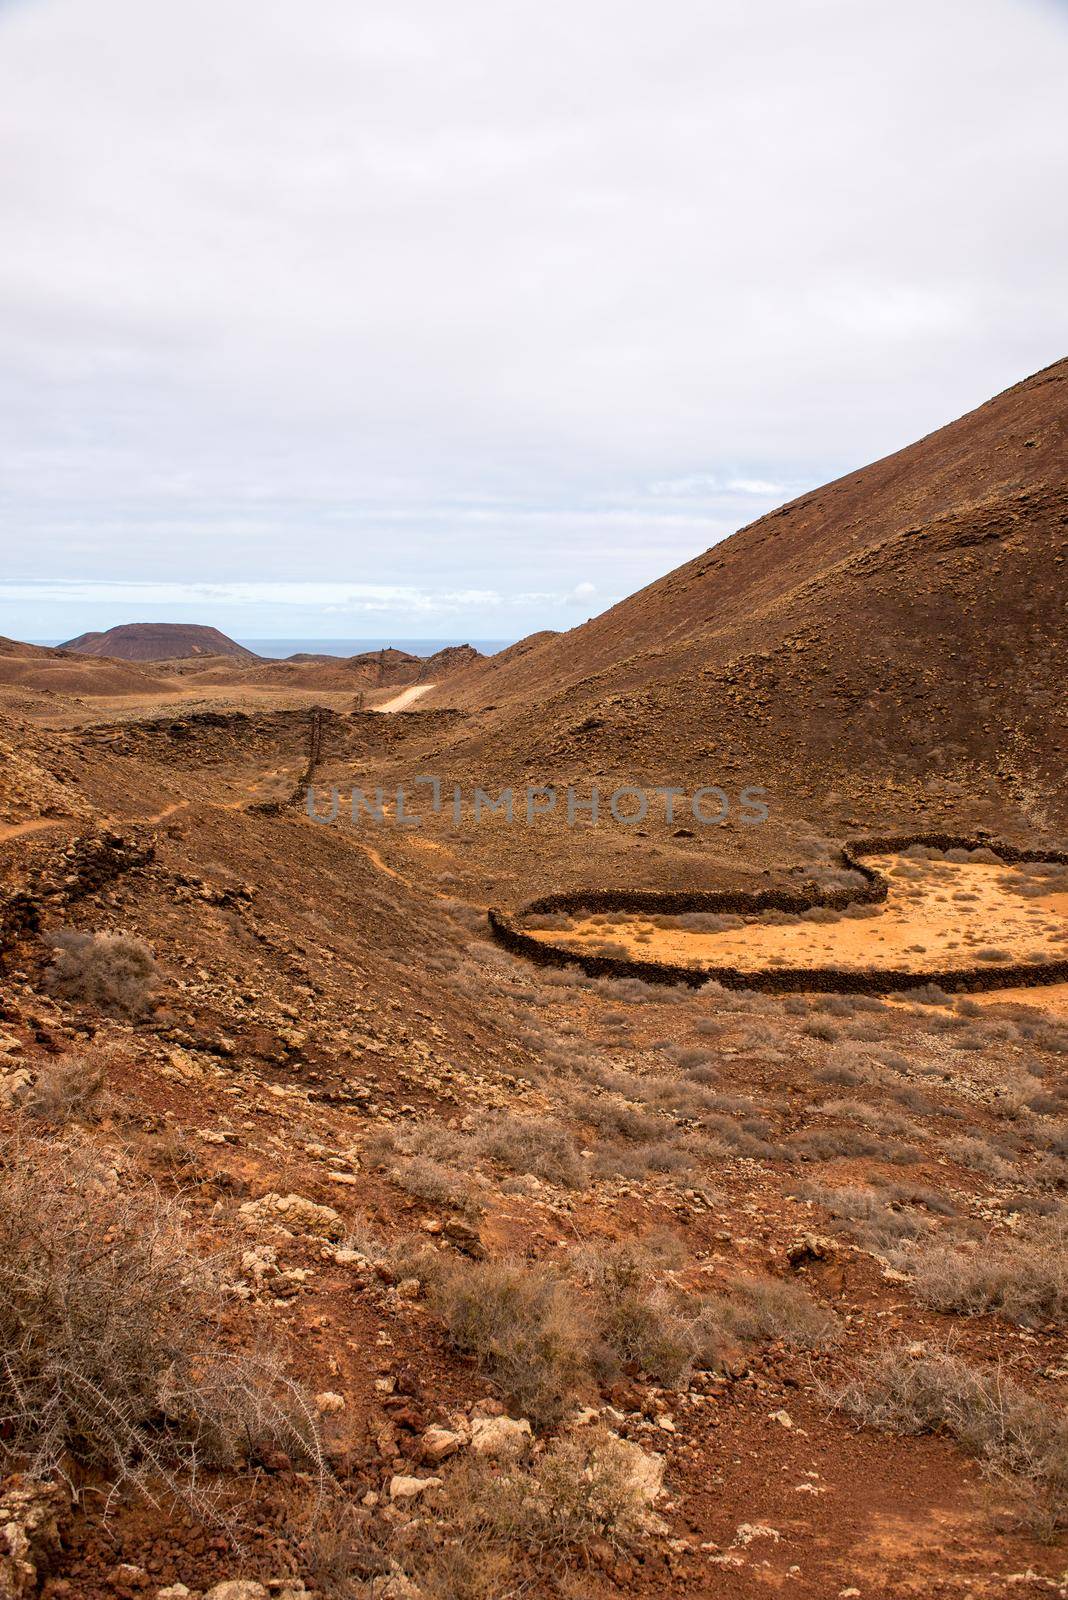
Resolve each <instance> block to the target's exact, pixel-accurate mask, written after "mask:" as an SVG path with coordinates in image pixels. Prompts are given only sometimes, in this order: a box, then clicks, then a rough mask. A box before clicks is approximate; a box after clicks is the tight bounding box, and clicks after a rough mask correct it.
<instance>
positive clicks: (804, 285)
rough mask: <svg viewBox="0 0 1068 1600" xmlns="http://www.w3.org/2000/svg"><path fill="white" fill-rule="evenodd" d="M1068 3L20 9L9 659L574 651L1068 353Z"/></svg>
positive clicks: (11, 247)
mask: <svg viewBox="0 0 1068 1600" xmlns="http://www.w3.org/2000/svg"><path fill="white" fill-rule="evenodd" d="M1066 82H1068V7H1066V6H1065V4H1064V3H1063V0H895V4H893V5H873V4H871V3H870V0H666V4H658V5H654V4H653V3H652V0H640V3H639V0H569V3H566V4H565V3H563V0H449V4H447V5H446V4H443V3H442V0H183V3H182V4H181V5H171V6H162V5H152V4H146V3H145V0H0V238H2V244H0V551H2V557H3V560H2V565H0V633H6V634H9V635H14V636H16V637H22V638H61V637H64V636H67V635H69V634H71V633H73V632H77V631H80V630H81V629H83V628H90V627H95V628H102V627H106V626H109V625H110V624H112V623H115V622H122V621H134V620H147V619H155V618H166V619H170V620H181V621H189V620H200V621H205V622H211V623H214V624H216V625H217V626H220V627H223V628H225V629H226V630H227V631H228V632H231V633H235V634H237V635H238V636H239V637H243V638H250V637H251V638H255V637H279V636H283V637H310V636H312V635H319V636H328V637H359V638H365V637H399V638H411V637H419V638H433V637H441V638H462V637H468V636H470V637H474V638H494V639H499V638H514V637H518V636H519V635H521V634H523V633H525V632H528V631H530V630H531V629H533V628H537V627H556V628H560V627H570V626H572V625H574V624H575V623H576V622H579V621H582V620H584V619H585V618H586V617H587V616H588V615H590V614H591V613H593V612H595V611H599V610H601V609H603V608H604V607H605V606H606V605H608V604H610V603H611V602H612V601H613V600H615V599H617V598H619V597H620V596H622V595H624V594H626V593H629V592H630V591H632V590H633V589H635V588H637V587H639V586H640V585H641V584H643V583H645V582H648V581H649V580H651V579H652V578H654V577H656V576H658V575H659V574H660V573H662V572H664V571H666V570H667V569H668V568H670V567H672V566H674V565H676V564H677V563H678V562H680V561H682V560H685V559H687V558H688V557H689V556H691V555H693V554H695V553H696V552H697V551H699V550H701V549H704V548H705V547H706V546H707V545H709V544H710V543H712V542H713V541H714V540H715V539H717V538H719V537H722V536H723V535H724V534H726V533H728V532H731V531H732V530H733V529H734V528H736V527H738V526H740V525H742V524H743V523H745V522H748V521H750V520H752V519H753V518H754V517H755V516H758V515H760V514H761V513H762V512H764V511H765V510H767V509H769V508H770V507H771V506H773V505H776V504H779V503H780V502H781V501H783V500H784V499H788V498H790V497H791V496H792V495H794V494H795V493H797V492H799V491H800V490H802V489H804V488H807V487H810V486H812V485H814V484H816V483H819V482H822V481H824V480H825V479H827V478H828V477H831V476H834V475H836V474H837V473H839V472H842V471H845V470H848V469H849V468H850V467H853V466H856V465H859V464H861V463H863V462H865V461H868V460H871V459H873V458H875V457H877V456H879V455H882V454H885V453H886V452H887V451H889V450H892V449H895V448H897V447H898V446H900V445H903V444H906V443H908V442H909V441H911V440H912V439H913V438H916V437H918V436H919V435H921V434H923V433H925V432H927V431H929V430H930V429H931V428H933V427H937V426H938V425H939V424H941V423H942V422H944V421H946V420H948V419H949V418H950V417H952V416H955V415H958V414H959V413H960V412H961V411H964V410H967V409H969V408H970V407H971V406H973V405H975V404H978V403H979V402H980V401H982V400H983V399H985V398H987V397H988V396H989V395H990V394H992V393H994V392H996V391H997V390H998V389H1000V388H1004V387H1005V386H1006V385H1008V384H1009V383H1012V382H1014V381H1016V380H1017V379H1018V378H1021V377H1023V376H1025V375H1026V374H1027V373H1028V372H1031V371H1033V370H1035V369H1036V368H1038V367H1041V366H1044V365H1046V364H1047V363H1048V362H1050V361H1052V360H1054V359H1056V358H1057V357H1058V356H1061V355H1063V354H1064V353H1065V351H1066V349H1068V299H1066V296H1065V293H1064V285H1065V265H1066V234H1068V223H1066V215H1068V208H1066V207H1065V205H1064V196H1065V194H1066V193H1068V157H1066V149H1068V140H1066V117H1065V110H1064V105H1065V96H1064V85H1065V83H1066Z"/></svg>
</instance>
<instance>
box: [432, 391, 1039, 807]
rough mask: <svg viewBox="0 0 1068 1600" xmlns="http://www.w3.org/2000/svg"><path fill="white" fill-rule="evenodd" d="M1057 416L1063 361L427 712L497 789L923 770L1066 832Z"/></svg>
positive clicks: (475, 677)
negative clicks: (980, 781) (454, 713)
mask: <svg viewBox="0 0 1068 1600" xmlns="http://www.w3.org/2000/svg"><path fill="white" fill-rule="evenodd" d="M1066 410H1068V362H1066V361H1062V362H1059V363H1058V364H1056V365H1055V366H1053V367H1050V368H1047V369H1046V370H1045V371H1043V372H1041V373H1038V374H1036V375H1035V376H1034V377H1032V378H1029V379H1027V380H1026V381H1025V382H1023V383H1021V384H1018V385H1017V386H1016V387H1015V388H1013V389H1010V390H1007V391H1006V392H1005V393H1004V394H1002V395H999V396H997V397H996V398H995V399H994V400H991V401H990V402H988V403H987V404H986V405H984V406H982V407H980V408H979V409H978V410H977V411H974V412H972V413H970V414H969V415H967V416H965V417H963V418H961V419H960V420H959V421H957V422H954V423H951V424H950V425H949V426H948V427H945V428H942V429H940V430H939V431H938V432H937V433H934V434H931V435H929V436H928V437H927V438H925V439H923V440H921V441H920V442H919V443H917V444H915V445H912V446H910V447H909V448H908V449H905V450H902V451H899V452H898V453H897V454H896V455H893V456H889V457H887V458H886V459H885V460H882V461H879V462H876V463H875V464H873V465H872V466H869V467H867V468H865V469H863V470H862V471H860V472H856V473H852V474H850V475H849V476H848V477H845V478H841V479H839V480H838V481H837V482H835V483H832V484H829V485H827V486H826V487H824V488H822V489H819V490H816V491H814V492H813V493H811V494H808V495H805V496H803V497H802V498H801V499H799V500H797V501H794V502H793V503H792V504H791V505H788V506H784V507H782V508H781V509H780V510H778V511H775V512H772V513H771V514H770V515H769V516H766V517H764V518H762V519H761V520H760V521H759V522H756V523H753V524H752V525H751V526H750V527H748V528H744V529H742V530H741V531H740V532H739V533H737V534H735V535H734V536H733V537H732V538H730V539H728V540H726V541H725V542H723V543H722V544H720V545H718V546H715V547H713V548H712V549H710V550H708V551H706V552H704V554H702V555H700V556H698V557H697V558H695V559H694V560H693V561H691V562H689V563H687V564H686V565H685V566H683V567H680V568H678V569H677V570H676V571H674V572H672V573H669V574H668V575H667V576H666V577H665V578H662V579H660V580H659V581H658V582H657V583H654V584H652V585H650V586H649V587H648V588H647V589H644V590H642V591H640V592H639V593H638V594H636V595H634V596H632V597H631V598H630V599H628V600H625V601H623V602H622V603H621V604H620V605H618V606H615V607H613V608H612V609H611V610H610V611H607V612H605V613H604V614H603V615H602V616H600V617H597V618H595V619H594V620H593V621H591V622H589V623H587V624H585V625H584V626H583V627H580V628H576V629H574V630H572V631H571V632H570V633H567V634H563V635H560V636H557V637H555V638H550V639H549V640H547V641H546V642H545V643H543V644H541V645H539V646H538V647H537V648H535V649H532V650H529V651H526V652H523V653H519V652H518V651H517V652H514V653H513V654H512V656H511V659H510V660H508V661H500V660H497V661H496V662H495V664H494V665H492V666H491V665H490V664H487V666H486V667H484V668H479V669H476V670H475V671H473V672H468V673H465V674H464V675H463V677H462V678H457V679H456V680H454V681H453V682H452V683H451V684H449V685H447V686H446V687H445V688H444V689H441V690H437V691H435V693H434V695H433V696H432V697H431V699H432V701H433V702H435V703H437V704H445V703H449V702H450V701H451V702H453V703H459V704H462V705H466V706H468V707H470V708H472V709H475V708H477V707H479V706H483V707H486V708H487V712H486V714H484V715H483V716H482V717H480V718H478V720H477V723H476V724H475V726H474V728H473V729H472V730H471V731H470V732H469V733H468V735H467V737H466V746H467V749H468V752H469V754H470V756H471V757H472V758H473V759H474V758H476V757H477V759H478V760H479V761H480V762H481V763H482V764H484V765H485V766H486V767H487V769H488V770H491V771H499V772H501V773H511V772H513V771H514V770H515V769H516V768H517V766H519V765H520V764H523V765H527V764H529V763H530V762H532V761H537V763H539V764H540V766H541V767H542V768H543V769H544V770H545V772H546V775H549V774H556V775H561V774H562V773H563V772H564V771H569V770H575V771H582V772H585V773H590V772H596V771H598V770H606V771H611V772H622V771H632V772H634V773H635V775H639V774H640V775H642V776H643V777H644V778H645V779H646V780H648V778H649V777H650V776H652V775H654V774H656V775H659V776H660V777H663V778H669V777H677V778H679V779H683V778H686V779H692V778H697V777H700V776H702V775H704V776H705V781H709V782H712V781H715V773H714V772H712V771H710V768H712V767H718V770H719V772H720V775H721V776H722V775H723V773H724V772H727V771H729V770H730V768H731V767H732V766H734V767H736V768H737V769H738V771H739V775H744V776H745V777H746V778H748V779H749V780H750V781H752V782H760V781H769V782H772V783H774V784H776V785H778V786H780V787H782V786H783V785H784V784H785V783H786V782H787V781H789V779H790V778H791V777H793V778H794V779H796V780H797V781H798V782H799V783H800V784H801V786H802V787H803V788H806V789H808V790H809V791H810V792H816V791H818V790H819V788H820V786H821V785H824V786H829V785H833V784H841V783H845V784H846V786H847V787H848V785H849V783H850V780H851V779H852V778H853V777H855V776H856V775H857V774H858V773H863V774H864V775H865V779H866V781H867V780H871V779H876V778H879V779H881V778H884V777H885V778H887V779H889V780H891V781H892V780H894V779H897V778H904V779H909V780H916V779H919V778H921V777H924V776H925V775H927V774H930V773H931V772H932V771H933V772H934V773H935V774H936V777H938V781H947V782H956V783H958V784H960V785H962V786H963V787H964V789H966V790H967V789H973V788H974V787H975V784H976V781H977V778H978V777H979V776H983V777H990V778H993V779H998V778H999V777H1000V779H1001V781H1004V782H1006V783H1008V784H1009V785H1010V787H1014V790H1015V792H1017V793H1018V794H1023V792H1024V791H1025V790H1033V791H1034V792H1033V794H1032V795H1031V802H1032V803H1033V809H1034V811H1035V815H1036V820H1037V818H1038V816H1039V814H1041V813H1043V812H1050V811H1052V813H1053V814H1058V815H1059V814H1063V810H1064V801H1063V797H1061V795H1060V778H1059V774H1060V773H1061V772H1062V771H1063V761H1064V750H1065V747H1066V727H1065V697H1064V694H1063V687H1062V686H1063V683H1064V681H1065V671H1066V668H1068V659H1066V644H1065V621H1066V615H1065V606H1066V602H1068V563H1066V561H1065V552H1066V538H1068V470H1066V467H1068V461H1066V440H1065V419H1066ZM490 707H492V708H493V709H489V708H490ZM460 748H461V749H462V748H463V745H462V744H461V746H460ZM457 753H459V751H457ZM938 775H940V777H939V776H938Z"/></svg>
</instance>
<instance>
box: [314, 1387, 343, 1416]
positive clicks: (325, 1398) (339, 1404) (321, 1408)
mask: <svg viewBox="0 0 1068 1600" xmlns="http://www.w3.org/2000/svg"><path fill="white" fill-rule="evenodd" d="M315 1406H316V1410H317V1411H318V1412H319V1413H320V1415H321V1416H324V1417H332V1416H335V1415H336V1414H337V1413H338V1412H339V1411H344V1409H345V1396H344V1395H343V1394H335V1393H334V1391H333V1389H324V1390H323V1392H322V1394H317V1395H316V1396H315Z"/></svg>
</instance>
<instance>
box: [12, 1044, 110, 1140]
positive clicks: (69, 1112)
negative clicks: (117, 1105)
mask: <svg viewBox="0 0 1068 1600" xmlns="http://www.w3.org/2000/svg"><path fill="white" fill-rule="evenodd" d="M106 1078H107V1068H106V1064H105V1061H104V1059H103V1057H102V1056H98V1057H97V1058H96V1059H95V1060H92V1061H90V1060H87V1059H86V1058H85V1056H79V1055H68V1056H62V1057H61V1058H60V1059H59V1060H58V1061H54V1062H49V1063H48V1065H47V1066H43V1067H42V1068H41V1070H40V1071H39V1072H38V1074H37V1079H36V1081H35V1083H34V1085H33V1089H32V1091H31V1092H30V1095H29V1097H28V1099H27V1100H26V1110H27V1111H28V1112H29V1114H30V1115H31V1116H33V1117H39V1118H40V1120H41V1121H42V1122H54V1123H59V1124H64V1123H68V1122H76V1121H88V1120H90V1119H92V1118H94V1117H98V1116H99V1115H100V1114H101V1112H102V1111H103V1108H104V1102H105V1098H106V1087H105V1085H106Z"/></svg>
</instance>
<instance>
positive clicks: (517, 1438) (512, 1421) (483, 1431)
mask: <svg viewBox="0 0 1068 1600" xmlns="http://www.w3.org/2000/svg"><path fill="white" fill-rule="evenodd" d="M530 1440H531V1429H530V1423H529V1422H528V1421H527V1419H526V1417H520V1418H518V1420H517V1419H516V1418H515V1417H475V1418H473V1420H472V1422H471V1448H472V1450H473V1451H474V1452H475V1454H476V1455H477V1456H489V1457H491V1459H494V1460H499V1459H501V1458H502V1457H508V1456H517V1455H519V1454H520V1453H521V1452H522V1451H523V1450H525V1449H526V1447H527V1445H528V1444H529V1443H530Z"/></svg>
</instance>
